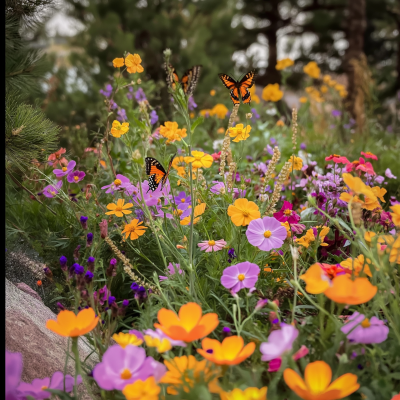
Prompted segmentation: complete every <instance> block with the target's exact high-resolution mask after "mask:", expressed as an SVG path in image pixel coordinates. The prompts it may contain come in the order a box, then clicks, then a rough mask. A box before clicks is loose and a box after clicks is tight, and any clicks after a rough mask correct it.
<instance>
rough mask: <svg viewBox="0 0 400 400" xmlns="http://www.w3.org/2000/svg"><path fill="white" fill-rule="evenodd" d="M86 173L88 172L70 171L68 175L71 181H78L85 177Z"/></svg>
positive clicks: (68, 179)
mask: <svg viewBox="0 0 400 400" xmlns="http://www.w3.org/2000/svg"><path fill="white" fill-rule="evenodd" d="M85 175H86V174H85V173H84V172H83V171H74V172H70V173H69V174H68V176H67V181H68V182H69V183H78V182H80V181H81V180H82V179H83V178H84V177H85Z"/></svg>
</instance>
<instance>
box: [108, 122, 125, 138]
mask: <svg viewBox="0 0 400 400" xmlns="http://www.w3.org/2000/svg"><path fill="white" fill-rule="evenodd" d="M128 131H129V122H123V123H122V124H121V123H120V122H119V121H117V120H115V121H113V123H112V127H111V131H110V133H111V135H113V136H114V137H116V138H120V137H121V136H122V135H125V133H126V132H128Z"/></svg>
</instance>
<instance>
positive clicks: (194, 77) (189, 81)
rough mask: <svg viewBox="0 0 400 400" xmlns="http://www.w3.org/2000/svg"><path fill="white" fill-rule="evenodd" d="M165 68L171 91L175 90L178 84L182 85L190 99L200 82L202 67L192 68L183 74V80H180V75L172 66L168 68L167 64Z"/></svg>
mask: <svg viewBox="0 0 400 400" xmlns="http://www.w3.org/2000/svg"><path fill="white" fill-rule="evenodd" d="M164 68H165V70H166V72H167V83H168V86H169V87H170V88H171V89H173V90H175V87H176V83H180V84H181V86H182V89H183V91H184V92H185V94H186V96H188V97H190V96H191V95H192V94H193V92H194V89H195V87H196V85H197V82H198V81H199V77H200V72H201V68H202V66H201V65H195V66H193V67H192V68H190V69H188V70H187V71H186V72H185V73H184V74H183V76H182V78H181V80H179V77H178V74H177V73H176V71H175V68H174V67H173V66H172V65H171V64H170V65H169V68H167V66H166V64H164Z"/></svg>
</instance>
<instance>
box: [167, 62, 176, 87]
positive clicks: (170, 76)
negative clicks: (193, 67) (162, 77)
mask: <svg viewBox="0 0 400 400" xmlns="http://www.w3.org/2000/svg"><path fill="white" fill-rule="evenodd" d="M164 69H165V72H166V73H167V78H166V80H167V85H168V87H170V88H171V89H173V90H175V87H176V83H177V82H179V77H178V74H177V73H176V71H175V68H174V67H173V66H172V65H171V64H169V68H167V64H164Z"/></svg>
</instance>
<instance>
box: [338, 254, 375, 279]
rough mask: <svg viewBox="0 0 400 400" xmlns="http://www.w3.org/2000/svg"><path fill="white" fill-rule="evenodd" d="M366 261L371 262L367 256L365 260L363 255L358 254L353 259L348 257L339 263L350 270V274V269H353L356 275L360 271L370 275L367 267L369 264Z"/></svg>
mask: <svg viewBox="0 0 400 400" xmlns="http://www.w3.org/2000/svg"><path fill="white" fill-rule="evenodd" d="M367 262H368V263H369V264H371V260H370V259H369V258H367V260H364V255H363V254H360V255H359V256H358V257H357V258H355V259H354V260H353V259H352V258H348V259H347V260H344V261H342V262H341V263H340V265H341V266H342V267H343V268H346V269H347V270H350V274H351V271H353V270H354V274H355V275H356V276H358V275H360V272H363V273H364V274H365V275H368V276H370V277H372V274H371V270H370V269H369V265H368V264H367Z"/></svg>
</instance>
